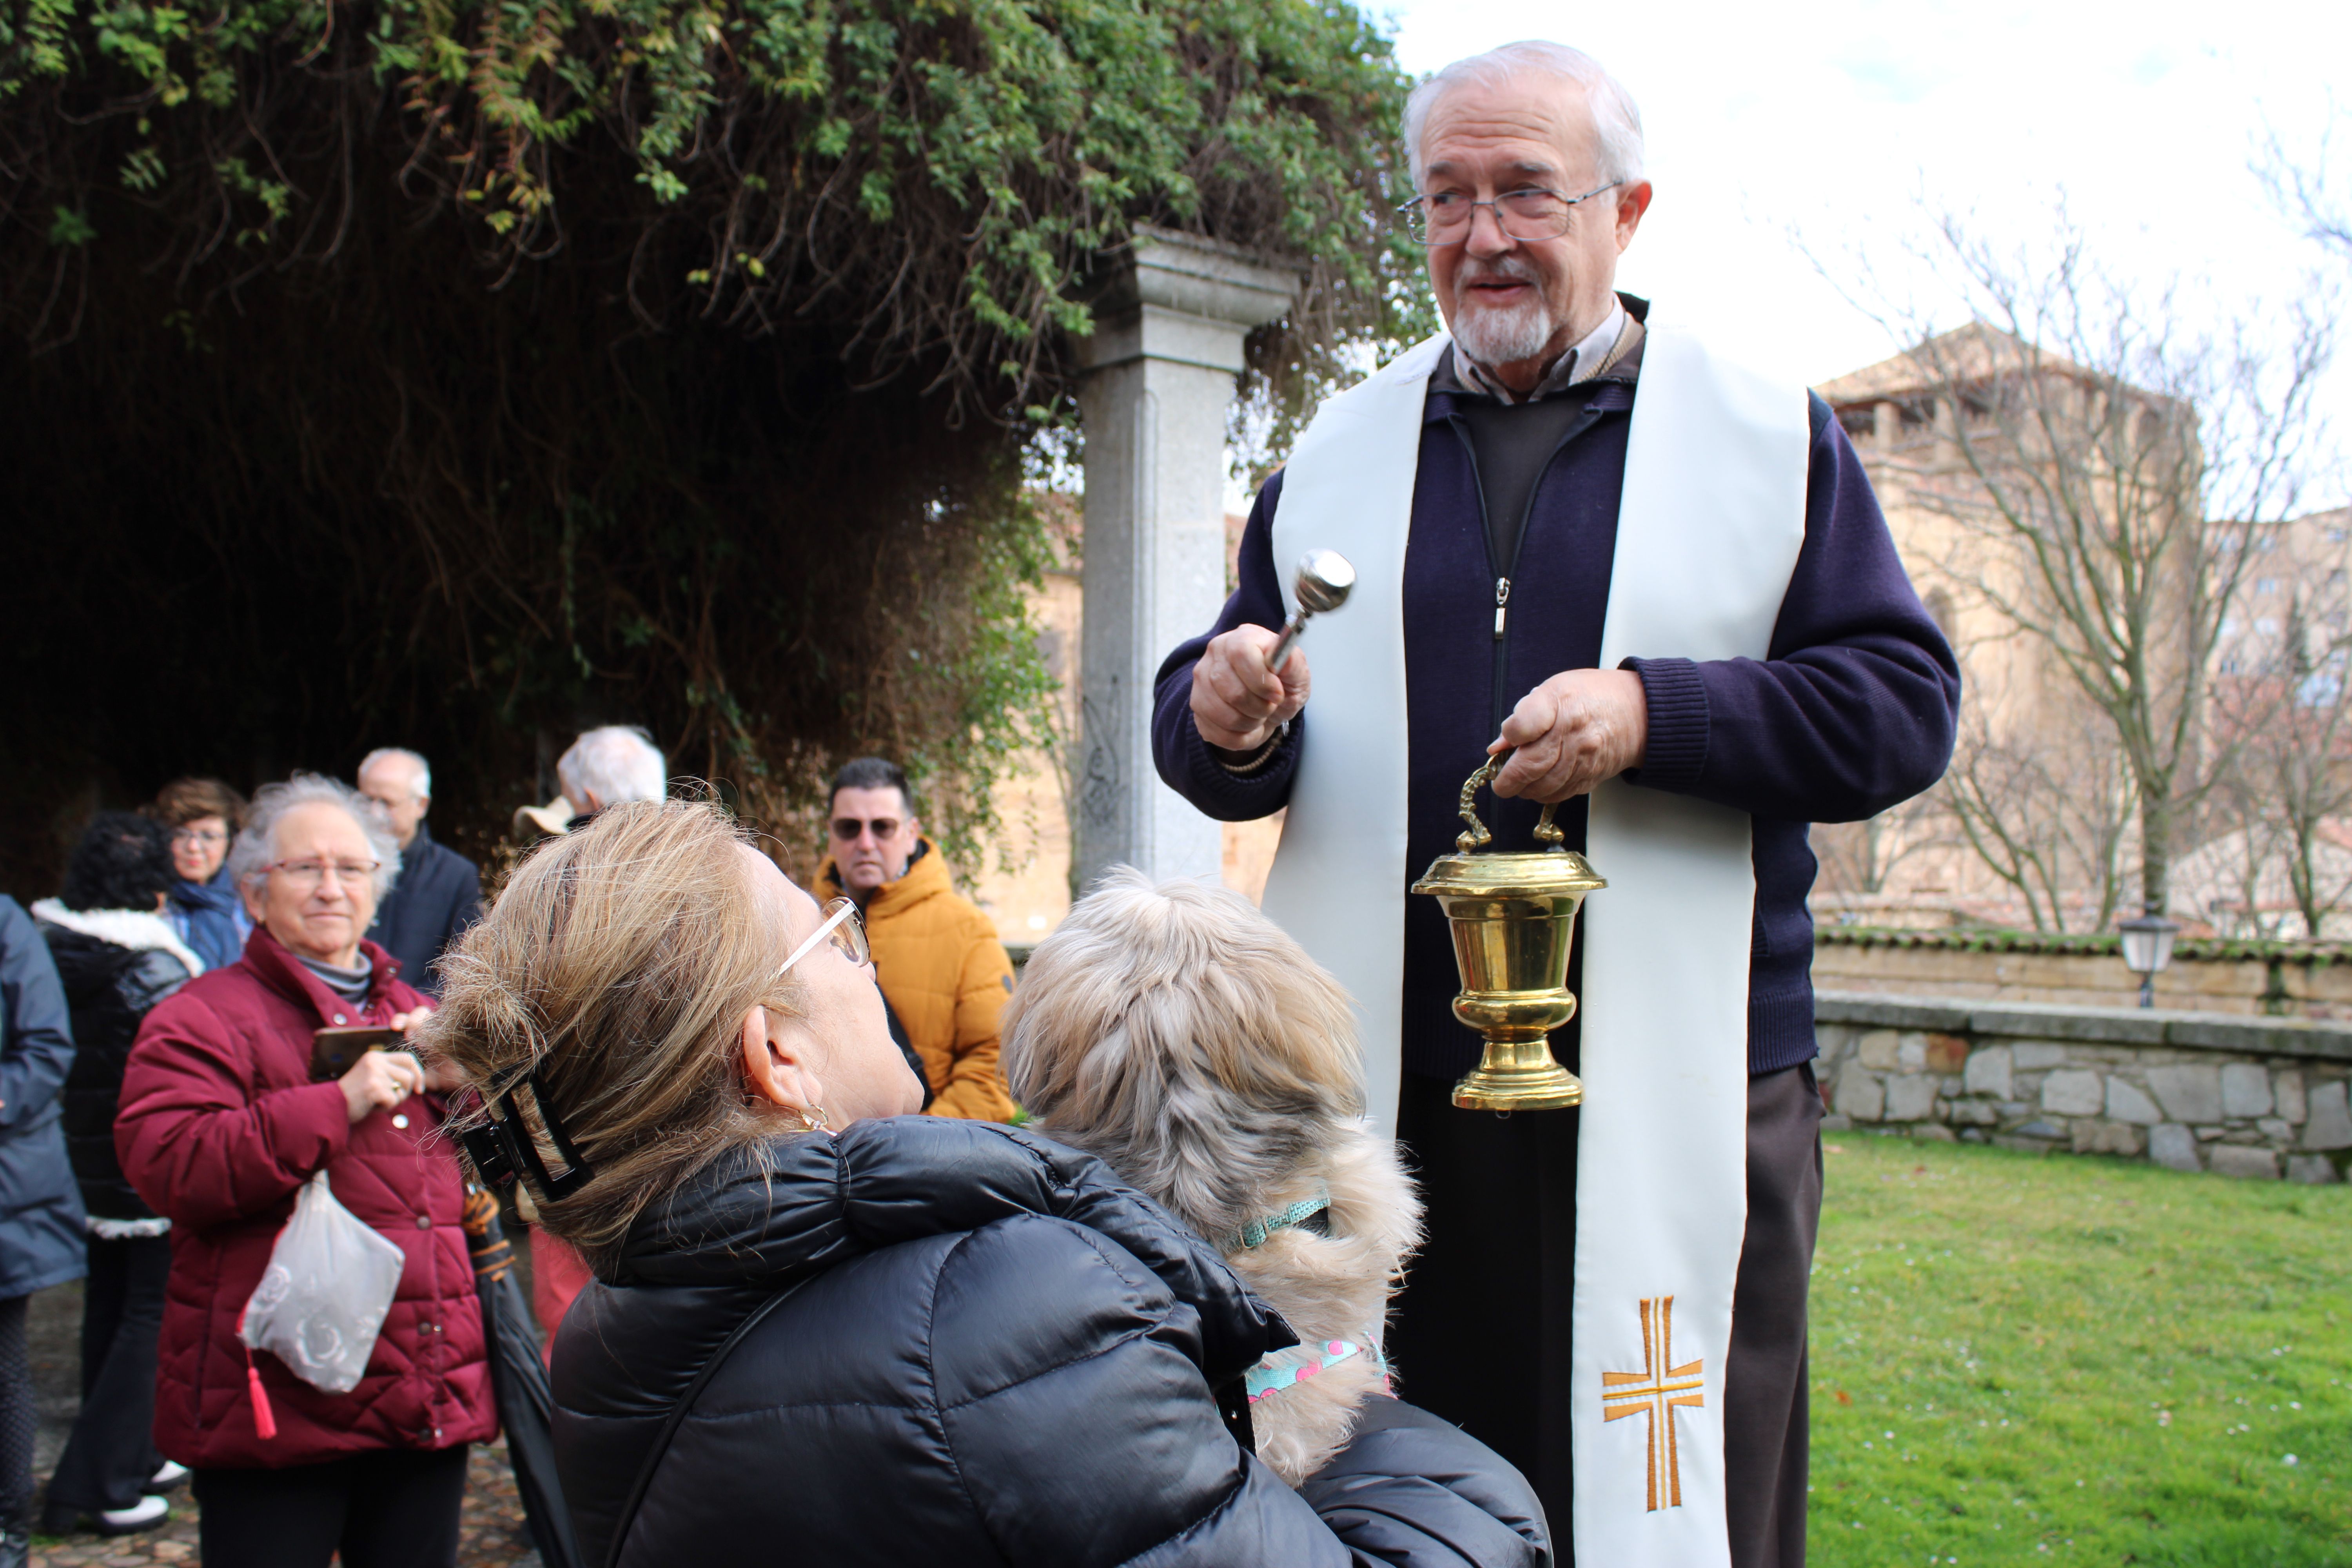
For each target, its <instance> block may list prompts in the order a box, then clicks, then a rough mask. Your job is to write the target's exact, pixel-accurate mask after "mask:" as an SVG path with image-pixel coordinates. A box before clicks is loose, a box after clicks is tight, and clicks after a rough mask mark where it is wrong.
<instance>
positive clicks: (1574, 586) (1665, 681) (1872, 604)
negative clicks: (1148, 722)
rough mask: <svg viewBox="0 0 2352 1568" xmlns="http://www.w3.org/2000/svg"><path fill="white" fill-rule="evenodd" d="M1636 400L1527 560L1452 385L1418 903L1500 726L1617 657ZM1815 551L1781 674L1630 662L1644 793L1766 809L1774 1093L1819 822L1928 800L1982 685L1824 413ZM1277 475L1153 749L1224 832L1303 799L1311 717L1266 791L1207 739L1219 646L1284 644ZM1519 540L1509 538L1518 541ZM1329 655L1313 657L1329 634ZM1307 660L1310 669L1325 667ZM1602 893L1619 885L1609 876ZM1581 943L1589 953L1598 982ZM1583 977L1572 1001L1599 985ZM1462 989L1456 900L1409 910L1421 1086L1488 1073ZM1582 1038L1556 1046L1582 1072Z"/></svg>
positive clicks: (1751, 1062)
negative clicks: (1268, 640)
mask: <svg viewBox="0 0 2352 1568" xmlns="http://www.w3.org/2000/svg"><path fill="white" fill-rule="evenodd" d="M1637 385H1638V383H1637V382H1636V381H1634V380H1630V379H1615V380H1611V379H1608V378H1604V379H1603V382H1602V384H1600V385H1598V386H1595V387H1593V388H1592V389H1591V391H1589V392H1585V393H1583V394H1582V395H1584V396H1585V398H1586V406H1585V411H1584V413H1583V414H1582V415H1580V416H1579V417H1578V418H1576V419H1575V420H1573V421H1571V422H1570V425H1569V427H1568V433H1567V435H1566V436H1565V437H1563V438H1562V440H1561V441H1560V443H1559V446H1558V447H1556V448H1555V449H1554V451H1553V454H1552V457H1551V459H1550V461H1549V464H1548V465H1547V467H1546V468H1544V470H1543V474H1542V477H1541V478H1540V479H1538V481H1537V484H1536V488H1535V489H1534V491H1533V493H1532V494H1531V495H1530V497H1529V499H1528V511H1527V518H1526V523H1525V527H1524V530H1523V531H1522V533H1521V535H1520V539H1519V544H1518V550H1517V560H1516V561H1515V562H1508V563H1505V562H1497V561H1496V560H1495V559H1494V558H1493V547H1492V546H1491V545H1490V544H1489V542H1488V540H1487V531H1486V527H1485V516H1484V505H1483V501H1482V498H1481V493H1480V489H1479V483H1478V476H1477V465H1476V458H1475V455H1474V451H1473V447H1472V445H1471V442H1470V438H1469V435H1468V432H1467V430H1466V428H1465V425H1464V421H1463V418H1462V408H1461V405H1462V403H1463V401H1464V400H1465V397H1466V396H1467V395H1466V394H1465V393H1462V392H1460V391H1458V390H1455V389H1453V388H1448V387H1440V386H1437V385H1435V384H1433V389H1432V391H1431V393H1430V395H1429V400H1428V404H1427V407H1426V412H1425V414H1424V415H1423V423H1422V432H1421V462H1420V471H1419V474H1418V475H1417V477H1416V479H1415V481H1414V486H1413V504H1412V525H1411V534H1410V536H1409V538H1408V541H1407V543H1406V549H1405V565H1404V605H1403V618H1404V640H1405V694H1406V705H1407V709H1408V712H1407V716H1406V733H1407V737H1408V745H1409V747H1410V756H1409V759H1408V763H1407V766H1408V770H1409V774H1410V784H1409V789H1408V795H1407V805H1406V811H1407V815H1408V816H1409V819H1410V820H1409V821H1408V823H1407V826H1406V849H1405V876H1406V879H1407V880H1408V882H1409V881H1410V880H1411V879H1412V878H1414V877H1417V876H1418V875H1419V874H1420V873H1421V871H1422V870H1423V868H1425V867H1426V866H1427V865H1428V864H1429V862H1430V861H1432V860H1433V859H1435V858H1437V857H1438V856H1440V855H1442V854H1447V853H1450V852H1451V851H1452V848H1453V840H1454V833H1455V832H1456V831H1457V830H1458V828H1459V826H1460V823H1459V820H1458V819H1457V818H1456V817H1455V816H1454V801H1455V797H1456V796H1457V795H1459V794H1460V792H1461V789H1462V781H1463V780H1464V779H1465V778H1466V777H1467V776H1469V774H1470V773H1471V771H1472V770H1473V769H1475V768H1476V767H1477V765H1478V763H1479V762H1480V761H1481V760H1482V759H1483V758H1484V756H1485V754H1486V746H1487V743H1488V742H1491V741H1492V740H1493V739H1494V738H1495V735H1496V731H1499V730H1500V728H1501V727H1502V721H1503V718H1504V717H1505V716H1506V715H1507V713H1508V712H1509V710H1510V709H1511V707H1512V706H1513V705H1514V704H1516V703H1517V701H1518V700H1519V698H1520V697H1522V696H1524V695H1525V694H1526V693H1527V692H1528V690H1529V689H1532V688H1533V687H1535V686H1536V685H1538V683H1540V682H1541V681H1544V680H1546V679H1549V678H1550V677H1552V676H1553V675H1556V674H1558V673H1559V672H1560V671H1561V670H1566V669H1589V668H1593V666H1594V665H1595V664H1597V663H1598V661H1599V659H1600V657H1601V617H1602V615H1603V613H1604V611H1605V609H1606V607H1607V605H1608V602H1609V578H1610V570H1611V565H1612V560H1613V557H1614V553H1615V549H1616V540H1617V509H1618V503H1619V500H1620V498H1621V497H1622V492H1623V489H1624V482H1625V440H1626V434H1627V431H1628V428H1629V426H1630V424H1631V418H1630V416H1631V415H1632V413H1633V400H1634V397H1635V395H1636V390H1637ZM1811 408H1812V448H1811V457H1810V459H1809V461H1810V467H1809V473H1808V478H1807V481H1806V493H1805V542H1804V544H1803V546H1802V548H1801V550H1800V551H1799V552H1798V556H1797V565H1796V570H1795V572H1794V573H1793V574H1791V576H1790V582H1789V591H1788V595H1787V596H1786V597H1785V598H1783V599H1782V601H1781V604H1780V617H1779V619H1778V621H1777V622H1776V623H1775V625H1774V626H1773V631H1772V641H1771V646H1770V647H1769V649H1768V651H1767V655H1766V658H1764V660H1763V661H1762V662H1759V661H1757V660H1754V659H1746V658H1737V659H1718V660H1709V661H1706V662H1704V663H1695V662H1693V661H1692V660H1690V659H1687V658H1628V659H1626V660H1625V661H1624V662H1623V664H1622V668H1627V669H1632V670H1635V671H1638V672H1639V673H1640V675H1641V678H1642V686H1643V690H1644V692H1645V693H1646V694H1647V697H1648V700H1649V710H1650V728H1649V742H1648V749H1647V751H1646V752H1645V754H1644V756H1643V765H1642V766H1641V767H1640V768H1639V769H1637V770H1635V771H1634V772H1633V773H1628V774H1626V775H1625V776H1626V779H1627V780H1628V782H1630V783H1633V784H1639V785H1641V786H1643V787H1644V788H1648V789H1660V790H1667V791H1670V792H1672V793H1674V794H1676V795H1695V796H1696V797H1697V798H1699V799H1701V800H1708V801H1713V802H1715V803H1717V805H1727V806H1731V807H1734V808H1736V809H1738V810H1741V811H1745V812H1747V813H1748V814H1749V815H1750V816H1751V817H1752V818H1753V819H1754V824H1755V848H1754V857H1755V866H1756V917H1755V934H1754V939H1753V947H1752V952H1751V954H1750V958H1749V962H1748V1070H1749V1071H1750V1072H1751V1073H1767V1072H1775V1071H1779V1070H1780V1069H1782V1068H1790V1067H1794V1066H1796V1065H1797V1064H1798V1063H1800V1062H1803V1061H1806V1060H1809V1059H1811V1058H1812V1057H1813V1056H1814V1055H1815V1054H1816V1049H1815V1047H1814V1044H1813V994H1812V976H1811V967H1812V950H1813V938H1812V932H1813V926H1812V917H1811V913H1810V912H1809V911H1808V910H1807V909H1806V907H1805V898H1806V895H1807V894H1808V893H1809V892H1810V891H1811V888H1812V884H1813V873H1814V870H1815V862H1814V860H1813V854H1812V850H1811V847H1810V846H1809V845H1808V844H1807V842H1806V832H1807V826H1808V824H1811V823H1814V822H1855V821H1860V820H1862V819H1864V818H1865V817H1869V816H1875V815H1876V814H1878V813H1879V812H1882V811H1885V809H1887V808H1888V807H1889V806H1892V805H1896V804H1897V803H1899V802H1901V801H1904V800H1906V799H1908V798H1909V797H1910V796H1912V795H1917V794H1918V793H1920V792H1921V791H1922V790H1925V789H1927V787H1928V786H1929V785H1931V784H1934V783H1935V782H1936V780H1937V778H1939V777H1940V776H1942V773H1943V771H1944V767H1945V764H1946V763H1948V762H1949V761H1950V760H1951V754H1952V741H1953V732H1954V729H1955V725H1956V721H1957V715H1958V706H1959V693H1960V678H1959V668H1958V663H1957V662H1956V661H1955V660H1954V658H1953V657H1952V650H1951V647H1950V646H1949V645H1948V644H1947V643H1946V641H1945V640H1944V637H1943V634H1942V633H1941V632H1939V631H1938V630H1937V627H1936V623H1935V622H1934V621H1933V620H1932V619H1930V618H1929V616H1928V615H1927V611H1926V610H1925V609H1923V608H1922V607H1921V605H1920V603H1919V597H1918V595H1917V594H1916V592H1914V591H1913V589H1912V586H1911V583H1910V579H1909V578H1908V577H1907V576H1906V575H1905V574H1904V571H1903V563H1902V561H1901V560H1900V559H1899V558H1898V557H1897V556H1896V554H1895V542H1894V540H1893V539H1892V538H1891V537H1890V536H1889V534H1888V533H1887V531H1886V520H1885V516H1884V515H1883V514H1882V513H1881V512H1880V511H1879V509H1878V500H1877V498H1876V497H1875V496H1874V495H1873V494H1872V493H1871V489H1870V481H1869V479H1867V478H1866V477H1865V476H1864V472H1863V468H1862V460H1861V458H1859V457H1858V456H1857V455H1856V454H1855V452H1854V450H1853V445H1852V443H1850V442H1849V441H1848V440H1847V439H1846V437H1845V432H1844V431H1843V430H1842V429H1841V428H1840V427H1839V426H1838V423H1837V421H1836V420H1834V419H1832V418H1831V417H1830V416H1829V409H1828V407H1827V406H1826V405H1823V404H1822V401H1821V400H1820V399H1819V398H1814V399H1813V400H1812V405H1811ZM1281 499H1282V475H1281V474H1279V473H1276V475H1275V476H1274V477H1273V478H1272V479H1268V480H1267V481H1266V483H1265V488H1264V489H1261V490H1260V491H1259V492H1258V496H1257V501H1256V504H1255V506H1254V507H1252V508H1251V510H1250V517H1249V522H1248V525H1247V527H1246V528H1245V529H1244V531H1243V533H1242V544H1241V563H1240V573H1239V584H1240V585H1239V586H1238V587H1237V588H1236V589H1235V591H1234V595H1233V596H1232V597H1231V598H1230V599H1228V600H1227V601H1226V602H1225V607H1224V611H1223V614H1221V615H1220V616H1218V617H1217V623H1216V625H1215V626H1213V627H1211V628H1210V629H1209V631H1208V632H1207V633H1206V634H1204V635H1203V636H1202V637H1195V638H1193V639H1192V641H1190V642H1187V643H1185V644H1183V645H1182V646H1181V647H1178V648H1177V649H1176V651H1175V652H1173V653H1171V654H1170V655H1169V656H1168V659H1167V661H1166V662H1165V663H1164V664H1162V665H1161V666H1160V673H1159V676H1158V678H1157V679H1156V683H1155V686H1156V695H1155V708H1154V712H1153V719H1152V752H1153V755H1154V758H1155V761H1156V762H1157V763H1158V766H1159V769H1160V777H1161V778H1162V779H1164V780H1166V781H1167V783H1168V785H1169V787H1170V788H1171V789H1173V790H1175V791H1176V792H1177V793H1178V794H1179V795H1183V796H1184V797H1185V798H1186V799H1187V800H1189V801H1191V802H1192V804H1193V805H1197V806H1198V807H1200V809H1201V810H1202V811H1203V812H1205V813H1206V814H1208V815H1209V816H1213V817H1215V818H1218V819H1219V820H1221V821H1225V822H1243V821H1248V820H1251V819H1254V818H1256V817H1262V816H1271V815H1272V814H1273V813H1275V812H1276V811H1278V810H1280V809H1282V808H1283V807H1284V806H1285V805H1288V804H1289V800H1290V790H1291V783H1292V780H1293V779H1294V778H1295V777H1296V775H1297V765H1298V756H1299V752H1300V749H1301V748H1302V747H1305V746H1308V745H1312V744H1313V743H1314V742H1313V741H1312V739H1311V736H1312V733H1313V726H1312V723H1311V718H1312V714H1313V712H1314V703H1313V700H1311V699H1310V700H1308V703H1307V711H1306V712H1304V713H1302V714H1301V715H1300V716H1299V719H1298V721H1297V722H1295V723H1293V724H1292V725H1291V727H1290V731H1289V733H1288V735H1287V736H1286V738H1285V740H1284V742H1283V743H1282V745H1281V747H1280V748H1279V749H1278V750H1277V751H1276V754H1275V756H1274V757H1273V759H1272V761H1271V762H1270V763H1268V764H1267V765H1266V766H1265V768H1264V769H1263V770H1262V771H1261V772H1258V773H1254V774H1252V775H1251V776H1249V777H1246V778H1240V777H1235V776H1234V774H1233V773H1231V772H1229V771H1228V770H1227V769H1226V768H1224V767H1223V765H1222V764H1221V763H1219V762H1218V761H1217V759H1216V756H1215V754H1214V753H1213V752H1211V751H1210V749H1209V747H1208V746H1207V744H1206V743H1205V742H1202V739H1201V734H1200V731H1199V730H1198V729H1196V728H1195V727H1194V726H1193V722H1192V666H1193V664H1194V663H1195V662H1196V661H1197V660H1198V659H1199V658H1200V657H1201V654H1202V650H1203V649H1204V648H1206V647H1207V646H1208V643H1209V640H1210V638H1212V637H1216V636H1217V635H1219V634H1220V633H1223V632H1225V631H1228V630H1230V629H1232V628H1233V627H1234V626H1240V625H1242V624H1244V622H1247V623H1251V624H1255V625H1257V626H1268V627H1274V626H1280V625H1281V624H1282V620H1283V610H1282V594H1281V579H1280V577H1279V575H1278V574H1277V572H1276V565H1275V561H1274V550H1273V533H1274V518H1275V510H1276V507H1277V506H1278V505H1279V504H1280V502H1281ZM1505 532H1506V533H1507V531H1505ZM1502 577H1508V578H1509V579H1510V584H1511V586H1510V594H1509V599H1510V615H1509V616H1508V619H1507V623H1506V628H1505V632H1504V635H1503V637H1500V638H1497V637H1496V636H1495V629H1494V628H1495V618H1496V617H1495V608H1496V580H1497V579H1498V578H1502ZM1310 643H1311V639H1310ZM1309 658H1312V653H1311V650H1310V653H1309ZM1537 809H1538V808H1537V807H1536V806H1535V805H1532V804H1530V803H1528V802H1526V801H1517V800H1512V801H1503V802H1500V803H1498V808H1497V810H1496V814H1495V816H1492V817H1490V818H1489V826H1492V827H1493V828H1494V829H1495V832H1496V842H1497V845H1498V846H1500V847H1513V848H1520V847H1533V844H1534V838H1533V832H1534V827H1535V819H1536V812H1537ZM1585 816H1586V813H1585V802H1584V801H1583V800H1582V799H1578V800H1575V801H1571V802H1570V803H1568V804H1567V805H1563V806H1562V807H1561V808H1560V811H1559V823H1560V826H1562V827H1563V828H1565V829H1566V830H1567V833H1568V841H1569V846H1570V847H1571V848H1575V849H1582V848H1583V847H1584V834H1585ZM1597 869H1599V870H1600V872H1601V875H1603V876H1607V875H1608V868H1607V867H1605V866H1604V867H1600V868H1597ZM1581 954H1582V946H1581V944H1579V947H1578V958H1579V963H1578V964H1577V965H1576V968H1577V970H1579V971H1580V968H1581ZM1570 984H1571V985H1572V986H1573V985H1576V984H1580V974H1579V973H1571V976H1570ZM1459 989H1460V981H1459V980H1458V979H1457V978H1456V976H1455V973H1454V954H1453V948H1452V945H1451V943H1450V942H1449V940H1448V938H1447V935H1446V930H1445V920H1444V915H1443V913H1442V912H1441V911H1440V910H1439V909H1438V906H1437V900H1434V899H1431V898H1425V897H1423V898H1415V897H1410V896H1408V897H1407V899H1406V900H1405V942H1404V996H1403V1018H1402V1024H1403V1031H1402V1036H1403V1037H1402V1044H1403V1053H1404V1066H1405V1068H1406V1069H1407V1070H1408V1071H1412V1072H1419V1073H1424V1074H1431V1075H1436V1076H1443V1077H1451V1076H1454V1075H1455V1074H1458V1073H1461V1072H1463V1071H1465V1070H1467V1069H1468V1068H1470V1067H1471V1066H1472V1065H1473V1064H1475V1062H1476V1060H1477V1059H1478V1050H1479V1045H1478V1037H1477V1036H1476V1035H1475V1034H1474V1033H1473V1032H1472V1031H1471V1030H1469V1029H1467V1028H1465V1026H1462V1025H1461V1024H1460V1023H1458V1022H1456V1021H1455V1020H1454V1016H1453V1011H1452V1004H1453V1000H1454V993H1455V992H1456V991H1457V990H1459ZM1576 1047H1577V1039H1576V1026H1575V1025H1574V1024H1573V1023H1571V1024H1570V1025H1569V1026H1568V1027H1566V1028H1564V1029H1562V1030H1560V1031H1559V1033H1558V1034H1556V1035H1555V1036H1554V1037H1553V1048H1554V1050H1555V1051H1556V1052H1557V1053H1558V1055H1559V1058H1560V1059H1561V1060H1562V1061H1563V1062H1566V1063H1569V1064H1570V1065H1571V1066H1573V1064H1574V1063H1575V1061H1576V1059H1577V1058H1576Z"/></svg>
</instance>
